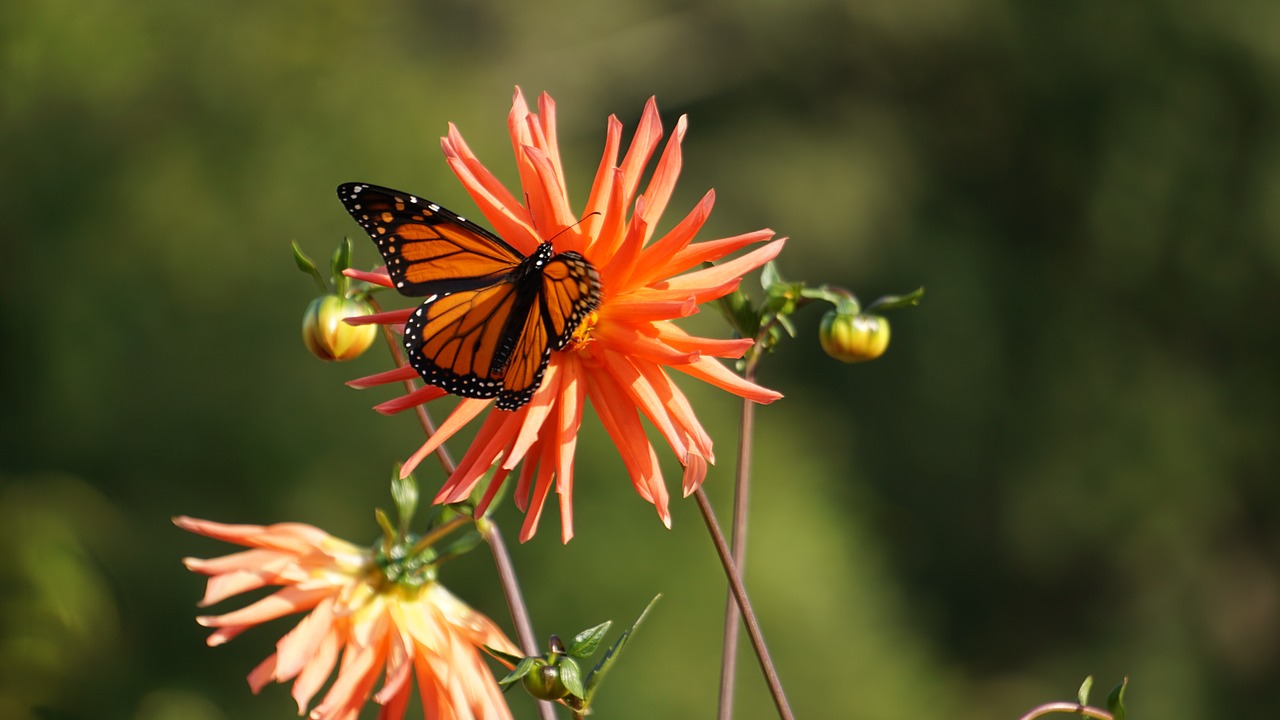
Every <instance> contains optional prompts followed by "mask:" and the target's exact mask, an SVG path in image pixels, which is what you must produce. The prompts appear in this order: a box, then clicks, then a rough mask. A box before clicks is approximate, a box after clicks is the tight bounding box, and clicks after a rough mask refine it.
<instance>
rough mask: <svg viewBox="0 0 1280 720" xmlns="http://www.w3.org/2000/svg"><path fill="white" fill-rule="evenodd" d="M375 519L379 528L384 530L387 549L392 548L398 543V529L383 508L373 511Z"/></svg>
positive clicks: (383, 537)
mask: <svg viewBox="0 0 1280 720" xmlns="http://www.w3.org/2000/svg"><path fill="white" fill-rule="evenodd" d="M373 517H374V519H376V520H377V521H378V527H380V528H382V539H383V541H384V543H385V544H386V546H387V548H390V547H391V546H392V545H394V544H395V542H396V529H395V527H394V526H393V525H392V524H391V518H389V517H387V514H386V513H385V512H383V510H382V508H377V509H375V510H374V511H373Z"/></svg>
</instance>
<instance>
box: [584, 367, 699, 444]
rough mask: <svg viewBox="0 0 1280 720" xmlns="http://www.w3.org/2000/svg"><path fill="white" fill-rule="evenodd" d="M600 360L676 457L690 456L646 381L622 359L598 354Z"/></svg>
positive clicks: (663, 404)
mask: <svg viewBox="0 0 1280 720" xmlns="http://www.w3.org/2000/svg"><path fill="white" fill-rule="evenodd" d="M601 356H602V357H601V359H602V360H603V361H604V363H605V367H606V368H608V371H609V374H610V375H612V376H613V379H614V380H615V381H617V383H618V386H619V387H621V388H622V390H623V391H624V392H626V393H627V395H628V396H629V398H630V400H631V404H632V405H635V406H636V407H638V408H639V409H640V411H641V412H643V413H644V414H645V417H647V418H649V422H651V423H653V424H654V427H656V428H658V432H659V433H661V434H662V436H663V437H664V438H666V440H667V444H668V445H670V446H671V449H672V450H673V451H675V454H676V457H684V456H685V454H686V453H688V452H689V449H688V448H687V447H686V446H685V444H684V437H683V435H684V434H683V433H682V432H680V431H679V430H678V429H677V428H676V426H675V423H673V422H672V421H671V417H670V416H669V415H668V414H667V411H666V406H665V403H664V402H663V399H662V398H661V397H659V396H658V393H657V392H656V391H655V390H654V388H653V386H652V385H650V384H649V380H648V378H646V377H645V376H644V375H643V374H641V372H640V370H639V369H637V367H636V365H635V364H634V363H632V361H631V359H630V358H628V357H626V356H625V355H621V354H619V353H612V352H609V353H601Z"/></svg>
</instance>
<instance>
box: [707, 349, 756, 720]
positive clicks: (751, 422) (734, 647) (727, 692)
mask: <svg viewBox="0 0 1280 720" xmlns="http://www.w3.org/2000/svg"><path fill="white" fill-rule="evenodd" d="M758 358H759V355H757V354H756V353H754V352H752V353H751V354H750V355H749V356H748V358H747V366H746V368H745V371H744V372H743V374H742V375H743V377H744V378H745V379H746V380H747V381H749V382H754V381H755V373H756V360H757V359H758ZM755 415H756V404H755V402H753V401H751V400H745V399H744V400H743V401H742V424H741V425H740V426H739V428H738V467H737V472H736V477H735V480H734V486H733V524H732V525H731V526H730V527H731V532H732V540H731V543H732V548H731V549H732V556H733V565H734V567H736V568H738V570H739V573H740V574H745V572H746V567H747V565H746V555H747V508H748V500H749V496H750V491H751V435H752V431H753V429H754V427H755ZM726 594H727V597H726V598H725V607H724V642H723V645H722V647H721V655H720V657H721V660H720V703H719V713H718V715H717V717H718V718H719V720H729V718H731V717H733V690H734V685H735V682H736V678H737V670H738V628H739V627H741V625H740V624H739V617H740V616H739V613H738V604H737V602H736V601H735V599H734V594H733V590H732V588H730V589H729V590H728V591H727V592H726Z"/></svg>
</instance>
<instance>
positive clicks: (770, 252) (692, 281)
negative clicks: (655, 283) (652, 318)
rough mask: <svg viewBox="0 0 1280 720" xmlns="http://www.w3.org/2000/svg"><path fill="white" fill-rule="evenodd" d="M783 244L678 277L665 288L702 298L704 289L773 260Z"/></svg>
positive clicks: (730, 280) (672, 279) (733, 278)
mask: <svg viewBox="0 0 1280 720" xmlns="http://www.w3.org/2000/svg"><path fill="white" fill-rule="evenodd" d="M785 244H786V239H785V238H784V239H780V240H774V241H773V242H771V243H769V244H768V245H765V246H764V247H761V248H757V249H755V250H752V251H751V252H749V253H747V254H746V255H741V256H739V257H736V258H734V259H732V260H726V261H725V262H722V263H720V264H719V265H716V266H714V267H709V268H705V269H703V270H695V271H693V272H690V273H686V274H684V275H679V276H677V277H674V278H671V279H670V280H668V281H667V282H666V283H665V285H666V288H667V289H670V290H690V291H695V292H697V293H698V297H699V298H702V297H703V295H704V293H703V292H701V291H703V290H705V289H706V288H709V287H717V286H721V285H724V284H725V283H728V282H732V281H734V280H741V279H742V276H743V275H745V274H746V273H748V272H750V271H752V270H755V269H756V268H758V267H760V266H761V265H764V264H765V263H767V262H769V261H770V260H772V259H774V258H775V257H777V256H778V253H780V252H782V246H783V245H785Z"/></svg>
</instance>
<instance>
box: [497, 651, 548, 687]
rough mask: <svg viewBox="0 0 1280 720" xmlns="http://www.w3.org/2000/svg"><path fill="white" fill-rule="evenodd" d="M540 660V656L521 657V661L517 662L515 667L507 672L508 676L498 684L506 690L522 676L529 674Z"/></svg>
mask: <svg viewBox="0 0 1280 720" xmlns="http://www.w3.org/2000/svg"><path fill="white" fill-rule="evenodd" d="M538 660H539V658H531V657H527V658H521V659H520V662H518V663H516V666H515V669H513V670H512V671H511V672H509V673H507V676H506V677H504V678H502V679H501V680H499V681H498V685H500V686H502V688H503V689H504V690H505V689H506V688H508V687H510V686H511V685H512V684H513V683H515V682H517V681H519V680H520V678H522V677H524V676H525V675H528V674H529V673H530V671H532V670H533V668H534V667H535V666H536V665H537V663H538Z"/></svg>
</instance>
